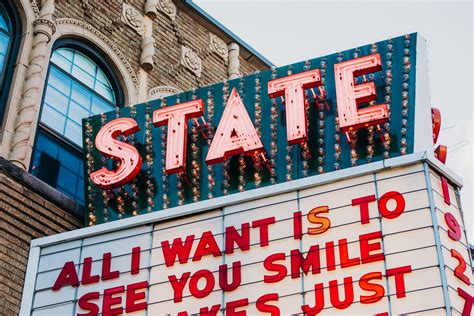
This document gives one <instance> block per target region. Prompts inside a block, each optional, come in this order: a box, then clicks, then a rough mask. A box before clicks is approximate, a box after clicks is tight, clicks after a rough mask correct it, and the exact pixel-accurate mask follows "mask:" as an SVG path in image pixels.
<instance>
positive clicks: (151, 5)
mask: <svg viewBox="0 0 474 316" xmlns="http://www.w3.org/2000/svg"><path fill="white" fill-rule="evenodd" d="M157 6H158V0H146V1H145V14H146V15H148V17H149V18H150V19H152V20H154V19H155V18H156V14H157V13H158V12H157Z"/></svg>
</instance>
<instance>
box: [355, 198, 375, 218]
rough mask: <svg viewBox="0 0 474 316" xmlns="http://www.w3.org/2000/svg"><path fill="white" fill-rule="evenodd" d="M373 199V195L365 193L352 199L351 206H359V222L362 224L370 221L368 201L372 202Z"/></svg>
mask: <svg viewBox="0 0 474 316" xmlns="http://www.w3.org/2000/svg"><path fill="white" fill-rule="evenodd" d="M375 200H376V198H375V195H367V196H363V197H361V198H357V199H353V200H352V206H359V207H360V223H361V224H362V225H364V224H369V223H370V214H369V203H371V202H374V201H375Z"/></svg>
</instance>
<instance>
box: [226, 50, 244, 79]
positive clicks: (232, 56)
mask: <svg viewBox="0 0 474 316" xmlns="http://www.w3.org/2000/svg"><path fill="white" fill-rule="evenodd" d="M227 70H228V73H229V80H232V79H235V78H239V77H241V74H240V60H239V45H237V44H236V43H231V44H230V45H229V66H228V68H227Z"/></svg>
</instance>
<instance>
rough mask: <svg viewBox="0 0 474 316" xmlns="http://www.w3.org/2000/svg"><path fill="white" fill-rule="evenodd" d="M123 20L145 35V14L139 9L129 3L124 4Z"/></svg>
mask: <svg viewBox="0 0 474 316" xmlns="http://www.w3.org/2000/svg"><path fill="white" fill-rule="evenodd" d="M122 22H123V23H125V24H126V25H128V26H129V27H131V28H132V29H134V30H135V32H137V33H138V34H140V35H143V16H142V14H141V13H140V12H138V10H137V9H135V8H134V7H132V6H131V5H129V4H127V3H125V2H124V3H123V5H122Z"/></svg>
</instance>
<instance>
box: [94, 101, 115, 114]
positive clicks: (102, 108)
mask: <svg viewBox="0 0 474 316" xmlns="http://www.w3.org/2000/svg"><path fill="white" fill-rule="evenodd" d="M113 109H114V108H113V107H112V106H111V105H110V104H109V103H107V102H105V101H102V100H101V99H100V98H98V97H93V98H92V109H91V112H92V114H100V113H104V112H108V111H112V110H113Z"/></svg>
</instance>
